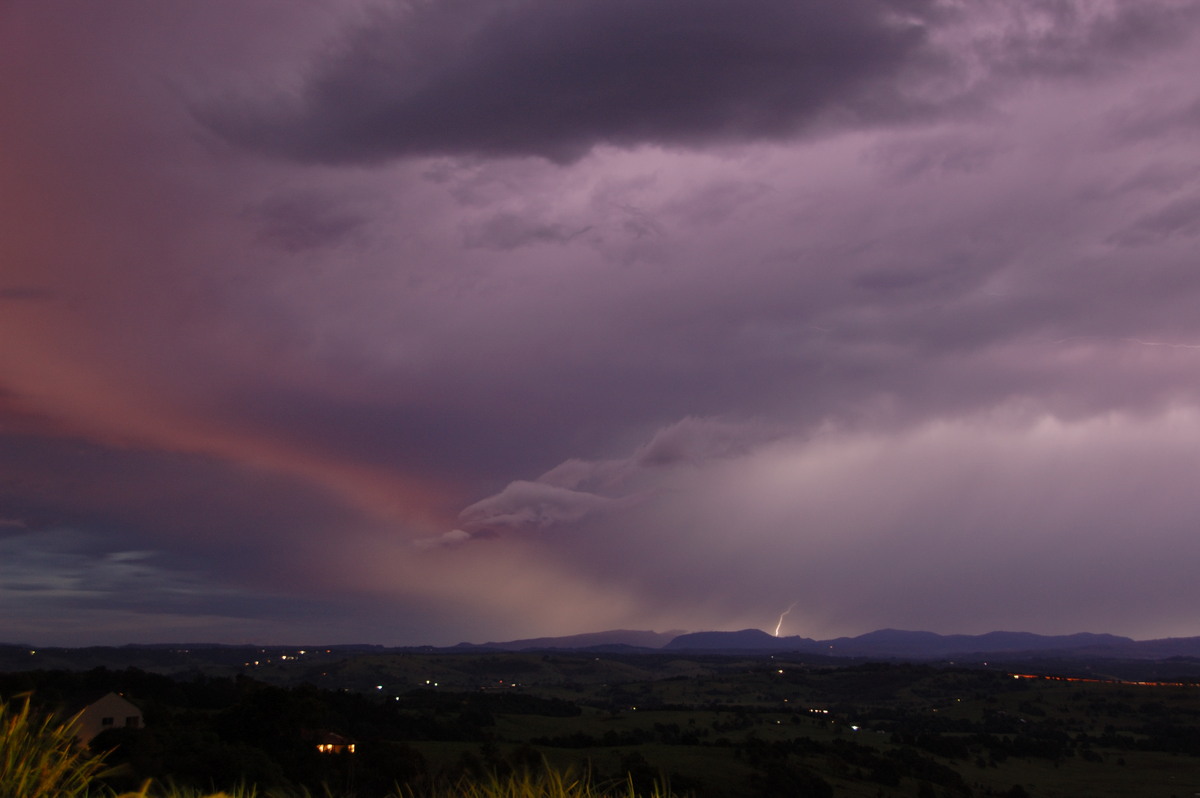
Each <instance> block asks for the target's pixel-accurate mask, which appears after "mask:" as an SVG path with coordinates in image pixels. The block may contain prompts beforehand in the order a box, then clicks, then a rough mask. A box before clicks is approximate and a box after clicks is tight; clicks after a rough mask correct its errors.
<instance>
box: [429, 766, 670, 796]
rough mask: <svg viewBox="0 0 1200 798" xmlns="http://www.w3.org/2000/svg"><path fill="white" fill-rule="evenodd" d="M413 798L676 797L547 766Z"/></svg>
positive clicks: (475, 781) (468, 780)
mask: <svg viewBox="0 0 1200 798" xmlns="http://www.w3.org/2000/svg"><path fill="white" fill-rule="evenodd" d="M410 798H672V793H671V792H670V791H669V790H666V789H660V788H659V787H658V786H657V785H655V787H654V791H653V792H652V793H650V794H649V795H639V794H638V792H637V791H636V790H635V789H634V787H633V782H632V780H630V781H627V782H625V783H624V784H616V785H613V786H610V787H604V786H597V785H595V784H593V783H592V781H591V779H589V778H587V777H580V778H576V777H575V776H572V775H571V774H570V772H567V773H563V772H561V771H558V770H554V769H552V768H549V767H547V768H545V769H544V770H538V771H535V772H525V773H515V774H513V775H510V776H504V777H499V776H493V777H491V778H488V779H463V780H462V781H460V782H458V784H456V785H455V786H454V787H451V788H449V789H446V790H444V791H436V792H434V793H433V794H431V795H429V796H410Z"/></svg>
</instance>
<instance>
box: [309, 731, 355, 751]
mask: <svg viewBox="0 0 1200 798" xmlns="http://www.w3.org/2000/svg"><path fill="white" fill-rule="evenodd" d="M316 740H317V752H318V753H321V754H353V753H354V741H353V740H351V739H350V738H349V737H343V736H342V735H340V734H337V733H335V732H320V733H319V734H317V736H316Z"/></svg>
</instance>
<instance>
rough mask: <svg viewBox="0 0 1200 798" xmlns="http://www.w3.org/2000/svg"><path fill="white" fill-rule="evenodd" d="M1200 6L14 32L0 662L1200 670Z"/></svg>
mask: <svg viewBox="0 0 1200 798" xmlns="http://www.w3.org/2000/svg"><path fill="white" fill-rule="evenodd" d="M1197 74H1200V3H1197V2H1194V0H1190V1H1189V0H1137V1H1136V2H1134V1H1133V0H1128V1H1127V2H1118V1H1116V0H1022V1H1021V2H1013V1H1012V0H837V2H833V1H832V0H829V1H825V0H738V2H736V3H735V2H729V1H728V0H653V2H647V1H646V0H575V1H573V2H570V3H563V2H561V1H560V0H410V2H382V0H307V1H306V2H293V1H291V0H289V1H288V2H284V1H283V0H207V1H206V2H204V3H187V4H184V3H161V2H159V1H158V0H113V2H103V3H100V2H94V0H74V1H72V0H64V2H55V3H43V2H38V1H37V0H8V1H7V2H3V3H0V114H2V115H3V123H2V124H0V152H2V153H3V157H2V158H0V641H8V642H20V643H29V644H36V645H43V646H46V645H92V644H123V643H152V642H227V643H238V642H253V643H348V642H362V643H380V644H386V645H410V644H411V645H416V644H434V645H450V644H454V643H457V642H460V641H473V642H484V641H488V640H508V639H515V638H525V637H534V636H544V635H565V634H574V633H580V632H589V631H599V630H604V629H653V630H657V631H667V630H690V631H699V630H715V629H731V630H732V629H742V628H760V629H765V630H768V631H773V630H774V629H775V627H776V624H777V622H778V621H780V617H781V613H783V612H784V611H785V610H786V609H787V608H789V607H792V608H793V609H792V610H791V612H789V613H788V614H787V616H786V617H784V618H783V619H782V621H783V622H782V624H780V626H781V629H780V632H781V634H788V635H803V636H806V637H812V638H818V639H821V638H829V637H835V636H840V635H856V634H861V633H865V632H868V631H871V630H874V629H879V628H902V629H922V630H928V631H934V632H940V633H947V634H948V633H966V634H978V633H984V632H988V631H993V630H1021V631H1031V632H1037V633H1042V634H1064V633H1073V632H1080V631H1092V632H1109V633H1114V634H1123V635H1128V636H1131V637H1135V638H1138V639H1149V638H1158V637H1167V636H1192V635H1200V618H1198V617H1197V615H1196V612H1195V608H1196V607H1197V606H1200V579H1197V578H1196V571H1195V564H1196V563H1197V562H1198V561H1200V534H1198V532H1200V529H1198V525H1200V490H1197V487H1196V486H1197V480H1198V477H1200V380H1198V378H1200V312H1198V311H1197V308H1200V268H1198V263H1197V251H1198V244H1200V157H1198V156H1200V85H1198V84H1197V83H1196V80H1195V75H1197Z"/></svg>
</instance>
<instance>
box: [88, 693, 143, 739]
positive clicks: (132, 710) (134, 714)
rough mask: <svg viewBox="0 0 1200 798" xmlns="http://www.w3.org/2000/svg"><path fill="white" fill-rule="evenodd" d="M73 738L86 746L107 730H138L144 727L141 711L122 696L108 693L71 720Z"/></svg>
mask: <svg viewBox="0 0 1200 798" xmlns="http://www.w3.org/2000/svg"><path fill="white" fill-rule="evenodd" d="M71 725H72V726H73V727H74V729H75V738H76V739H77V740H79V743H80V745H87V744H88V743H90V742H91V741H92V738H93V737H95V736H96V735H97V734H99V733H100V732H102V731H108V730H109V729H140V728H142V727H143V726H145V725H146V722H145V720H144V719H143V718H142V711H141V710H140V709H138V708H137V707H136V706H134V705H133V704H131V703H130V702H129V701H127V700H126V699H125V698H124V697H123V696H120V695H118V694H116V693H109V694H108V695H105V696H102V697H101V698H99V699H97V700H96V701H93V702H92V703H90V704H88V705H87V706H86V707H84V708H83V709H82V710H80V712H79V714H77V715H76V716H75V717H74V718H73V719H72V720H71Z"/></svg>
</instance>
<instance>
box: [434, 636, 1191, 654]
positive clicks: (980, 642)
mask: <svg viewBox="0 0 1200 798" xmlns="http://www.w3.org/2000/svg"><path fill="white" fill-rule="evenodd" d="M555 649H564V650H589V651H619V650H625V651H630V650H659V651H679V652H685V651H686V652H692V653H711V654H722V653H728V654H736V653H745V654H759V653H771V652H779V653H783V652H789V653H800V654H820V655H824V656H831V657H854V658H869V659H902V660H945V659H954V658H957V659H962V660H964V661H975V660H984V659H987V658H988V657H989V656H999V655H1003V656H1004V657H1005V658H1006V659H1014V658H1020V657H1022V656H1030V657H1032V656H1037V657H1046V656H1061V657H1066V658H1076V657H1093V658H1094V657H1105V658H1117V659H1167V658H1170V657H1200V637H1179V638H1166V639H1162V640H1133V639H1132V638H1128V637H1120V636H1117V635H1109V634H1091V633H1086V632H1083V633H1079V634H1072V635H1039V634H1033V633H1031V632H988V633H987V634H982V635H940V634H936V633H934V632H910V631H904V630H900V629H880V630H878V631H874V632H868V633H867V634H864V635H859V636H857V637H838V638H834V639H832V640H813V639H811V638H807V637H799V636H791V637H775V636H773V635H770V634H767V633H766V632H764V631H762V630H761V629H743V630H741V631H738V632H691V633H686V634H678V633H673V632H665V633H664V632H645V631H631V630H624V629H617V630H612V631H608V632H594V633H591V634H581V635H570V636H567V637H539V638H531V639H527V640H512V641H509V642H505V643H494V642H493V643H483V644H471V643H462V644H460V645H458V646H455V647H454V649H452V650H457V651H461V650H467V651H471V650H483V651H487V650H491V651H530V650H555Z"/></svg>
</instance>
